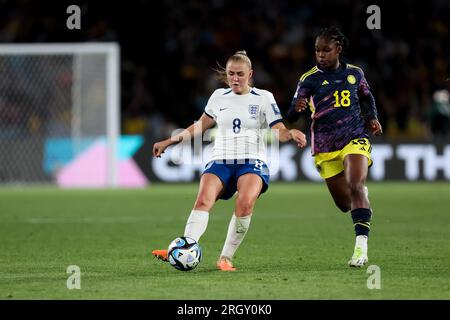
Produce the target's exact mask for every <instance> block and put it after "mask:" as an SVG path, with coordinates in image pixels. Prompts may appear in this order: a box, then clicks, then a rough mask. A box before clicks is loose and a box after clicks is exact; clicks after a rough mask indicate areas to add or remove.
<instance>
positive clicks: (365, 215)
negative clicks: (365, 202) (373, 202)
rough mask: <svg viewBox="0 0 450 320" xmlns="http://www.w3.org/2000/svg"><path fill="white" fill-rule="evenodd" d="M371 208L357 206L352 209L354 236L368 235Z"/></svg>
mask: <svg viewBox="0 0 450 320" xmlns="http://www.w3.org/2000/svg"><path fill="white" fill-rule="evenodd" d="M371 217H372V210H370V209H366V208H358V209H354V210H352V219H353V226H354V227H355V233H356V236H367V237H368V236H369V231H370V220H371Z"/></svg>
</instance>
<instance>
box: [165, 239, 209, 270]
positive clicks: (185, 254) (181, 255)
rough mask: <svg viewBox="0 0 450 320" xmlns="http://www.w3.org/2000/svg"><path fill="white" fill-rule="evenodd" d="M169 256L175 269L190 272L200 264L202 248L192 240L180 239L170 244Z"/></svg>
mask: <svg viewBox="0 0 450 320" xmlns="http://www.w3.org/2000/svg"><path fill="white" fill-rule="evenodd" d="M167 256H168V258H169V263H170V264H171V265H172V266H173V267H174V268H175V269H178V270H181V271H190V270H192V269H194V268H195V267H197V265H198V264H199V263H200V261H201V259H202V248H201V247H200V246H199V244H198V243H197V241H195V240H194V239H192V238H189V237H178V238H176V239H175V240H173V241H172V242H171V243H170V245H169V248H168V249H167Z"/></svg>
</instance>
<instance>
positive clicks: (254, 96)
mask: <svg viewBox="0 0 450 320" xmlns="http://www.w3.org/2000/svg"><path fill="white" fill-rule="evenodd" d="M205 114H206V115H208V116H209V117H211V118H212V119H214V120H215V121H216V123H217V133H216V136H215V141H214V147H213V151H212V157H211V160H222V159H259V160H262V161H264V162H266V163H267V160H266V153H267V151H266V141H265V140H266V139H265V135H266V133H267V128H269V127H271V126H273V125H274V124H276V123H277V122H280V121H282V117H281V113H280V110H279V108H278V106H277V103H276V102H275V98H274V97H273V94H272V93H271V92H269V91H267V90H261V89H257V88H252V89H251V90H250V92H249V93H247V94H242V95H240V94H235V93H234V92H233V91H232V90H231V89H217V90H216V91H214V93H213V94H212V95H211V97H210V98H209V100H208V104H207V105H206V107H205Z"/></svg>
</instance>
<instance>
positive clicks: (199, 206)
mask: <svg viewBox="0 0 450 320" xmlns="http://www.w3.org/2000/svg"><path fill="white" fill-rule="evenodd" d="M214 203H215V199H213V198H210V197H207V196H203V195H200V196H198V197H197V200H195V204H194V209H195V210H204V211H209V210H210V209H211V208H212V207H213V205H214Z"/></svg>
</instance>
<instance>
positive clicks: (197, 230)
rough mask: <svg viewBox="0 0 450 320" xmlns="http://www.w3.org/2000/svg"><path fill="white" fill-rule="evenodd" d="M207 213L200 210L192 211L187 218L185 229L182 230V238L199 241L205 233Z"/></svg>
mask: <svg viewBox="0 0 450 320" xmlns="http://www.w3.org/2000/svg"><path fill="white" fill-rule="evenodd" d="M208 220H209V212H208V211H201V210H192V211H191V215H190V216H189V218H188V220H187V222H186V227H185V229H184V236H185V237H189V238H192V239H194V240H195V241H197V242H198V241H199V240H200V237H201V236H202V235H203V233H204V232H205V231H206V227H207V226H208Z"/></svg>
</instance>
